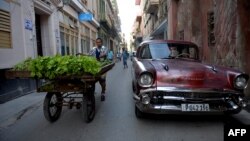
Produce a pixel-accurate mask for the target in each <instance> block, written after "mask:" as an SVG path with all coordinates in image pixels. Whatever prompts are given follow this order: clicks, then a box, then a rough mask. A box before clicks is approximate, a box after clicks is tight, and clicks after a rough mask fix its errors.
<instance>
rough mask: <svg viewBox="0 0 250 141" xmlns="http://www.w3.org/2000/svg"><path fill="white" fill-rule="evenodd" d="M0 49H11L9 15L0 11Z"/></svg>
mask: <svg viewBox="0 0 250 141" xmlns="http://www.w3.org/2000/svg"><path fill="white" fill-rule="evenodd" d="M0 48H11V28H10V13H9V12H7V11H4V10H2V9H0Z"/></svg>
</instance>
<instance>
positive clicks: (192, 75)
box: [151, 59, 240, 90]
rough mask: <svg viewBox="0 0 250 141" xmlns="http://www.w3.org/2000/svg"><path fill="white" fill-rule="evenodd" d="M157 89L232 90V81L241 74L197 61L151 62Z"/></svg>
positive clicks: (172, 60)
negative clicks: (154, 71)
mask: <svg viewBox="0 0 250 141" xmlns="http://www.w3.org/2000/svg"><path fill="white" fill-rule="evenodd" d="M151 64H152V66H154V68H155V70H156V73H155V75H156V76H155V78H156V85H157V87H175V88H188V89H190V88H191V89H192V88H201V89H202V88H208V89H220V90H225V89H231V90H233V89H234V88H233V85H232V80H233V79H234V78H235V76H236V75H237V74H239V73H240V72H238V71H236V70H233V69H231V68H222V67H218V66H212V65H207V64H203V63H201V62H197V61H186V60H180V59H171V60H170V59H168V60H158V61H151Z"/></svg>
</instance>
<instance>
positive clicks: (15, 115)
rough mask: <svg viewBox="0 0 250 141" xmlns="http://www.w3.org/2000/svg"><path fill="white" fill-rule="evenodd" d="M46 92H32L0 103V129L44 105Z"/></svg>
mask: <svg viewBox="0 0 250 141" xmlns="http://www.w3.org/2000/svg"><path fill="white" fill-rule="evenodd" d="M45 94H46V93H37V92H34V93H31V94H27V95H24V96H22V97H18V98H16V99H13V100H11V101H8V102H5V103H3V104H0V111H1V112H0V129H1V128H3V127H6V126H9V125H11V124H13V123H15V121H16V120H19V119H20V118H21V117H22V116H24V115H25V113H27V112H29V110H30V109H33V108H37V107H39V106H41V105H42V103H43V100H44V97H45Z"/></svg>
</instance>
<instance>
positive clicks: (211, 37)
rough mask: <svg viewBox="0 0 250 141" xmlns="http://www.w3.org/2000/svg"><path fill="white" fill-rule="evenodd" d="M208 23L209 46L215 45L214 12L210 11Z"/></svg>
mask: <svg viewBox="0 0 250 141" xmlns="http://www.w3.org/2000/svg"><path fill="white" fill-rule="evenodd" d="M207 25H208V46H214V45H215V36H214V12H208V14H207Z"/></svg>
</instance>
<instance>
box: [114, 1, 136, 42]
mask: <svg viewBox="0 0 250 141" xmlns="http://www.w3.org/2000/svg"><path fill="white" fill-rule="evenodd" d="M117 4H118V8H119V16H120V18H121V28H122V32H123V33H125V38H126V40H127V41H129V38H130V33H131V30H132V26H133V23H134V20H135V17H136V15H137V11H138V6H136V5H135V0H117Z"/></svg>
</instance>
